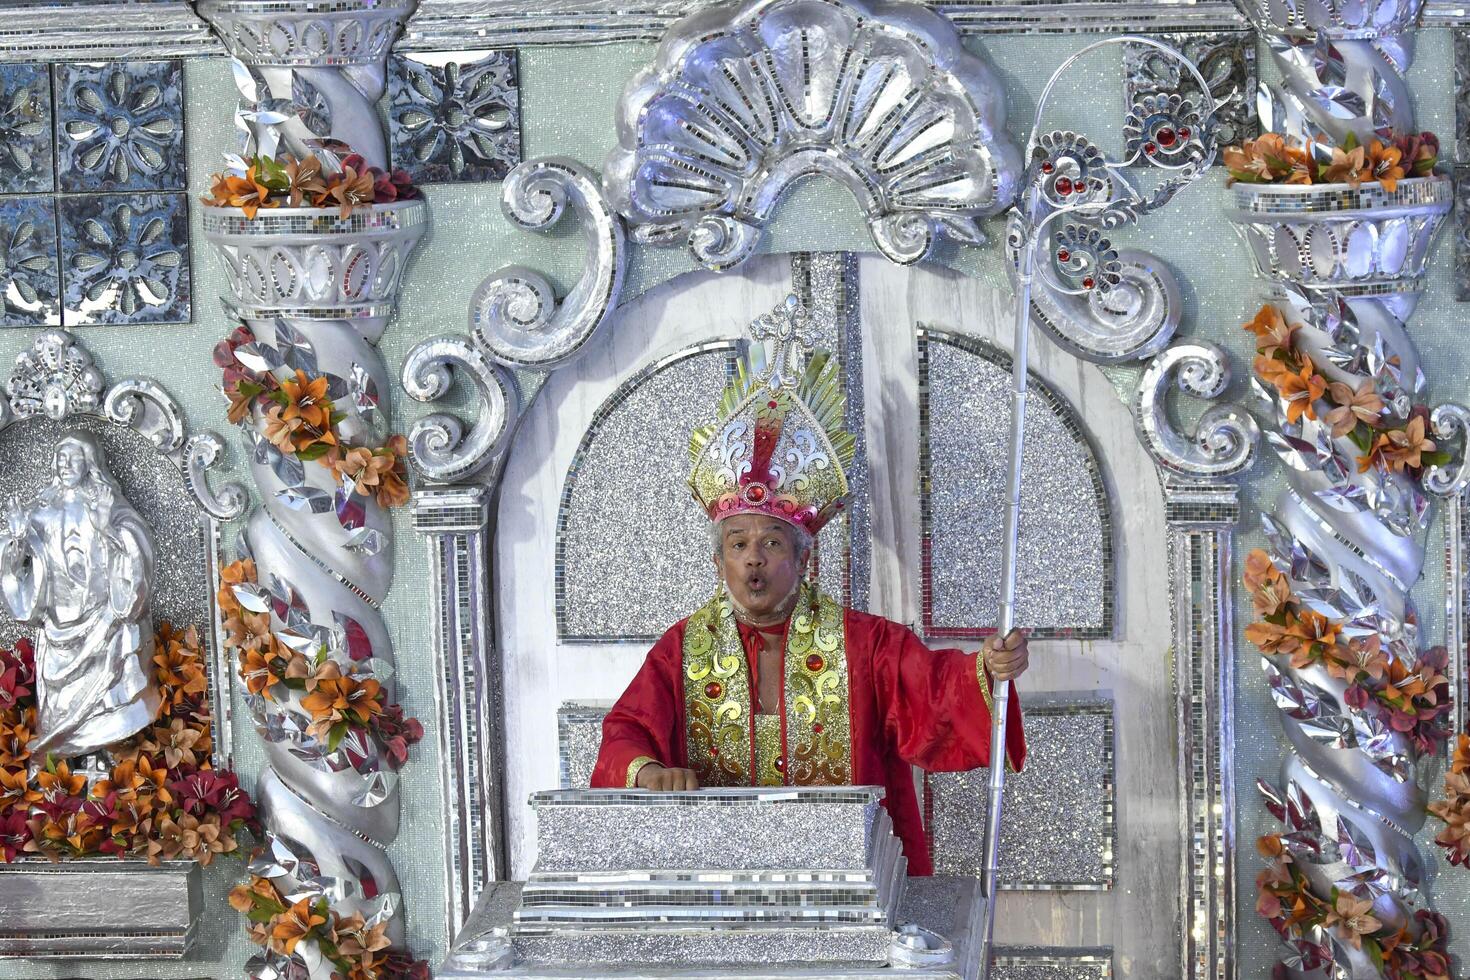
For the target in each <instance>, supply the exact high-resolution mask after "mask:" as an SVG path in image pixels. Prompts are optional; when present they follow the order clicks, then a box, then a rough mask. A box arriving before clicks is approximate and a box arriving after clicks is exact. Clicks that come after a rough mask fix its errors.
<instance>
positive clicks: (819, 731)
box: [812, 721, 822, 735]
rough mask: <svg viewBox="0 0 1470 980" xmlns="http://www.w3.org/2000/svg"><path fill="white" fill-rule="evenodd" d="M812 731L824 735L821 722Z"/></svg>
mask: <svg viewBox="0 0 1470 980" xmlns="http://www.w3.org/2000/svg"><path fill="white" fill-rule="evenodd" d="M812 731H813V732H815V733H816V734H818V735H820V734H822V723H821V722H820V721H819V722H817V723H816V724H815V725H813V726H812Z"/></svg>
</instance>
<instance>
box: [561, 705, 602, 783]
mask: <svg viewBox="0 0 1470 980" xmlns="http://www.w3.org/2000/svg"><path fill="white" fill-rule="evenodd" d="M610 707H612V705H611V703H610V702H604V703H592V702H578V701H568V702H566V703H565V704H563V705H562V706H561V707H560V708H558V709H557V712H556V731H557V749H558V751H557V755H558V758H559V759H560V762H561V765H560V767H559V768H560V772H561V785H562V788H563V789H586V788H587V787H588V786H590V785H591V784H592V767H593V766H595V765H596V764H597V750H598V749H600V748H601V747H602V719H603V716H604V715H606V714H607V711H608V708H610Z"/></svg>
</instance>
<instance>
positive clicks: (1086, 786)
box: [926, 701, 1116, 891]
mask: <svg viewBox="0 0 1470 980" xmlns="http://www.w3.org/2000/svg"><path fill="white" fill-rule="evenodd" d="M1026 744H1027V754H1026V766H1025V768H1024V769H1022V770H1021V772H1019V773H1015V774H1013V775H1010V776H1008V777H1006V797H1005V829H1004V830H1003V832H1002V834H1001V846H1000V853H1001V863H1000V877H1001V882H1002V887H1004V888H1011V889H1024V890H1087V891H1095V890H1102V889H1107V888H1110V887H1112V883H1113V843H1114V839H1115V832H1116V827H1115V823H1114V812H1113V786H1114V767H1115V759H1114V751H1113V707H1112V703H1111V702H1106V701H1086V702H1078V703H1072V704H1056V703H1053V704H1035V703H1033V704H1028V705H1027V706H1026ZM989 779H990V777H989V771H988V770H985V769H976V770H974V771H972V772H961V773H931V774H929V776H928V792H927V794H926V796H927V800H928V804H929V806H928V809H929V813H930V823H929V833H930V841H931V846H932V850H933V855H934V871H935V873H936V874H960V875H973V876H978V875H980V874H981V872H982V870H983V868H982V865H983V864H984V862H985V854H984V849H983V842H984V840H985V827H986V815H987V811H988V809H989V795H988V792H989Z"/></svg>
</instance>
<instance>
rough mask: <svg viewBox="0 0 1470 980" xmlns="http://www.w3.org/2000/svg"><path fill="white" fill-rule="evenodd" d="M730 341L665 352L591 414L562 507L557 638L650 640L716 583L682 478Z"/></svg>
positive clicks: (702, 527)
mask: <svg viewBox="0 0 1470 980" xmlns="http://www.w3.org/2000/svg"><path fill="white" fill-rule="evenodd" d="M734 351H735V345H734V344H733V343H729V342H718V343H711V344H705V345H701V346H699V347H695V348H691V349H689V350H686V351H681V352H680V353H678V354H674V355H672V356H670V357H667V358H665V359H663V360H661V361H659V362H657V363H655V364H652V365H650V366H649V367H647V368H645V369H644V370H642V371H640V372H639V373H638V374H636V375H634V376H633V377H632V378H629V379H628V380H627V381H626V382H624V383H623V384H622V385H620V386H619V387H618V389H617V390H616V391H615V392H613V394H612V395H610V396H609V397H608V399H607V401H605V402H603V403H602V405H601V406H600V407H599V408H598V409H597V412H596V413H595V414H594V415H593V416H592V421H591V422H590V423H589V424H588V426H587V431H586V433H585V434H584V435H583V437H582V443H581V445H579V446H578V447H577V452H576V455H575V456H573V457H572V465H571V467H570V468H569V469H568V471H567V479H566V484H565V486H564V489H563V491H562V499H561V506H560V509H559V510H558V511H557V519H556V633H557V638H558V639H562V640H583V641H591V642H612V641H622V640H652V639H655V638H657V637H658V636H660V635H661V634H662V633H663V632H664V630H666V629H668V627H669V625H670V624H671V623H675V622H677V621H679V620H681V619H683V618H684V617H685V616H688V615H689V614H690V613H691V612H693V611H694V610H695V609H697V608H699V606H700V604H701V603H703V602H704V601H705V600H706V599H708V598H709V597H710V595H711V594H712V593H713V591H714V584H715V579H714V571H713V569H712V568H711V567H710V557H709V538H708V533H709V532H708V530H707V528H708V526H709V522H708V520H707V519H706V518H705V516H704V514H703V513H702V512H701V511H700V509H699V507H698V506H697V505H696V504H695V503H694V502H693V500H692V499H691V498H690V496H689V490H688V488H687V487H686V486H685V483H684V480H685V477H686V476H688V462H687V461H688V459H689V432H690V430H692V429H694V428H695V427H696V426H698V425H700V424H702V423H704V422H708V421H710V418H711V417H712V415H713V412H714V408H715V394H716V393H718V392H719V391H720V390H721V389H723V388H724V387H725V383H726V379H727V378H728V376H729V373H730V371H731V369H732V365H733V360H732V357H733V354H734ZM670 542H673V543H675V544H676V545H677V546H676V547H673V548H670V547H669V544H670ZM635 577H636V578H637V579H639V581H641V582H643V583H644V584H643V586H642V587H641V588H639V589H638V590H637V592H636V593H634V592H630V591H629V590H628V589H627V587H626V583H627V582H629V581H631V580H632V579H634V578H635Z"/></svg>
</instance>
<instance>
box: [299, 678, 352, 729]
mask: <svg viewBox="0 0 1470 980" xmlns="http://www.w3.org/2000/svg"><path fill="white" fill-rule="evenodd" d="M352 687H353V681H352V678H350V677H329V678H326V679H324V680H318V681H317V685H316V690H314V691H312V692H311V693H310V694H308V695H307V696H306V697H304V698H302V699H301V706H302V707H303V708H305V709H306V710H307V711H310V712H311V716H312V718H314V719H316V720H317V721H321V720H324V719H331V720H333V721H335V720H337V719H339V718H341V716H342V712H344V711H346V710H347V709H348V708H349V707H350V706H351V702H350V700H349V698H350V697H351V695H352Z"/></svg>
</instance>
